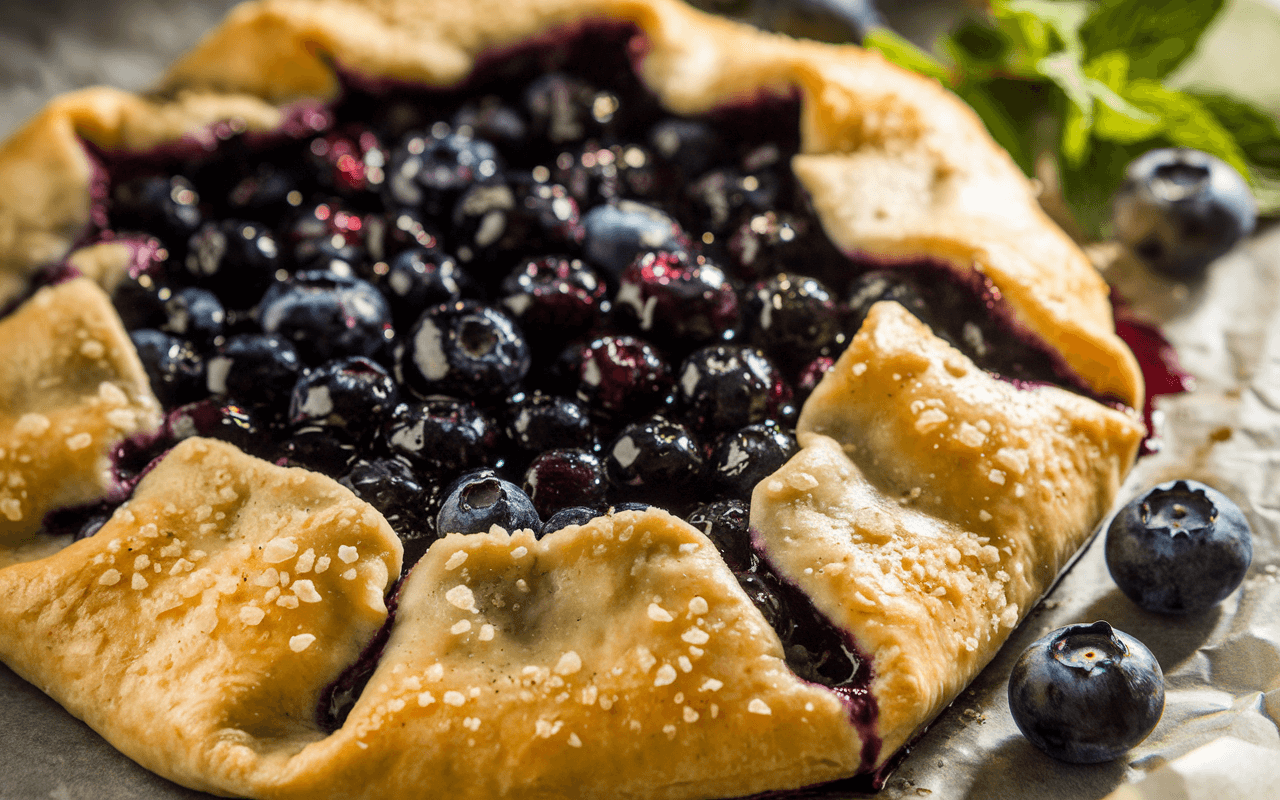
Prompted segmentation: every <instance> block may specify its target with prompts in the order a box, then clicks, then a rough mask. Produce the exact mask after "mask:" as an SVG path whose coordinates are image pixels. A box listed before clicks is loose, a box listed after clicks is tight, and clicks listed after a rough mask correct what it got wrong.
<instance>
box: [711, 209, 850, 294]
mask: <svg viewBox="0 0 1280 800" xmlns="http://www.w3.org/2000/svg"><path fill="white" fill-rule="evenodd" d="M823 245H825V247H824V246H823ZM726 247H727V248H728V251H729V253H730V255H731V256H732V257H733V263H734V265H735V267H736V269H735V270H734V273H735V274H736V275H739V276H741V277H743V278H744V279H749V280H757V279H759V278H763V277H765V276H768V275H773V274H776V273H779V272H786V271H787V270H788V269H790V267H791V265H793V264H803V265H804V266H805V269H806V270H809V271H811V272H819V271H824V270H823V268H824V267H835V268H838V267H839V265H843V264H847V259H846V258H844V257H843V256H842V255H840V253H839V252H837V251H836V250H835V248H833V247H831V246H830V244H829V243H828V242H827V239H826V237H825V236H822V235H821V234H820V233H818V232H816V231H814V230H813V227H812V226H811V224H810V223H809V222H808V221H807V220H806V219H804V218H802V217H801V216H799V215H797V214H789V213H785V212H776V211H765V212H762V213H759V214H754V215H752V216H751V217H750V218H748V219H747V220H746V221H744V222H743V223H742V224H741V225H739V226H738V229H737V230H736V231H734V232H733V233H732V234H731V235H730V236H729V240H728V242H727V243H726ZM824 262H825V263H824ZM824 272H825V271H824Z"/></svg>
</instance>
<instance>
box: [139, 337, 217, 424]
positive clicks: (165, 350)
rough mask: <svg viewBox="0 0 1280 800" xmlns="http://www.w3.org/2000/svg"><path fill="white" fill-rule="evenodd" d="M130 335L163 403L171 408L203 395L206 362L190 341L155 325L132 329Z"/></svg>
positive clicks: (156, 394) (157, 395) (152, 388)
mask: <svg viewBox="0 0 1280 800" xmlns="http://www.w3.org/2000/svg"><path fill="white" fill-rule="evenodd" d="M129 338H130V339H131V340H133V346H134V349H135V350H137V351H138V358H139V359H140V360H141V361H142V368H143V369H144V370H146V373H147V377H148V378H149V379H150V380H151V391H152V392H154V393H155V396H156V399H158V400H159V401H160V404H161V405H163V406H164V407H165V408H172V407H174V406H177V405H182V404H183V403H189V402H191V401H193V400H196V399H199V398H200V397H201V396H203V395H204V392H205V363H204V359H203V358H201V357H200V353H199V352H198V351H197V350H196V348H195V347H194V346H193V345H192V344H191V342H188V341H187V340H185V339H179V338H178V337H177V336H173V335H172V334H168V333H165V332H164V331H158V330H155V329H153V328H143V329H141V330H136V331H133V332H132V333H130V334H129Z"/></svg>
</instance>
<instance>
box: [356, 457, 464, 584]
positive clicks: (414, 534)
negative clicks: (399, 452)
mask: <svg viewBox="0 0 1280 800" xmlns="http://www.w3.org/2000/svg"><path fill="white" fill-rule="evenodd" d="M338 482H339V483H341V484H342V485H343V486H346V487H347V488H348V489H350V490H351V491H353V492H355V495H356V497H359V498H360V499H361V500H363V501H365V502H366V503H368V504H369V505H371V506H373V507H374V508H376V509H378V513H380V514H382V516H383V517H385V518H386V520H387V523H388V524H389V525H390V526H391V529H392V530H393V531H395V532H396V535H397V536H399V537H400V541H401V542H402V543H403V544H404V561H403V564H404V567H403V569H402V572H407V571H408V570H409V568H410V567H412V566H413V565H414V564H416V563H417V561H418V559H419V558H421V557H422V554H423V553H425V552H426V551H427V548H428V547H429V546H430V545H431V543H432V542H434V541H435V539H436V535H435V530H436V527H435V526H436V520H435V517H436V514H437V513H438V512H439V505H440V498H439V497H438V495H439V493H440V491H441V489H440V487H439V486H438V484H435V483H432V482H426V483H423V482H421V481H419V480H418V478H417V476H415V475H414V474H413V470H412V469H410V468H409V466H408V465H407V464H405V463H404V462H402V461H400V460H399V459H395V458H371V459H364V458H362V459H358V460H357V461H356V462H355V463H354V464H352V465H351V468H350V470H349V471H348V472H347V474H345V475H343V476H342V478H340V479H339V481H338Z"/></svg>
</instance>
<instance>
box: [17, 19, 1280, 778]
mask: <svg viewBox="0 0 1280 800" xmlns="http://www.w3.org/2000/svg"><path fill="white" fill-rule="evenodd" d="M230 5H231V2H229V0H214V1H213V2H204V3H192V2H180V1H178V0H127V2H124V1H122V0H101V2H97V3H94V4H85V3H74V2H69V1H68V0H51V2H47V3H42V4H38V5H37V4H29V3H22V4H20V5H19V6H18V7H17V10H14V7H13V6H12V5H9V4H6V8H5V10H4V14H3V15H0V137H3V136H5V135H7V133H8V132H9V131H11V130H12V129H13V128H14V127H16V125H17V124H19V122H20V121H21V120H22V119H23V118H25V117H26V116H28V115H29V114H31V113H34V111H36V110H37V109H38V108H39V106H40V105H41V104H42V103H43V102H44V101H45V98H46V97H47V96H49V95H51V94H53V93H56V92H58V91H65V90H67V89H71V88H75V87H76V86H78V85H81V84H83V83H85V82H86V80H85V76H86V75H91V76H94V77H96V78H100V79H102V80H104V81H107V82H111V83H113V84H115V85H121V86H124V87H125V88H131V89H139V88H143V87H145V86H146V85H147V84H148V83H149V82H150V81H152V80H154V75H155V74H158V71H159V70H160V69H161V68H162V67H163V65H164V64H165V63H167V62H168V61H170V60H171V59H172V58H173V57H174V56H176V55H177V54H178V53H180V52H182V51H183V50H185V49H186V48H187V47H189V46H190V44H191V43H192V42H194V41H195V39H196V37H197V36H198V35H199V33H200V32H201V31H203V30H205V29H207V28H208V27H209V26H210V25H212V24H213V23H214V22H215V21H216V20H217V19H218V18H219V17H220V16H221V15H222V13H223V11H224V10H225V8H227V7H228V6H230ZM104 9H105V11H106V12H107V13H104ZM112 12H115V13H112ZM104 20H107V21H108V22H105V23H104ZM140 53H145V54H146V55H139V54H140ZM1107 274H1108V278H1109V279H1110V280H1111V281H1112V282H1113V283H1114V284H1116V285H1117V286H1118V287H1119V289H1120V291H1121V293H1122V294H1123V295H1124V296H1125V297H1126V298H1128V299H1129V300H1130V301H1131V302H1132V303H1133V306H1134V308H1135V310H1136V311H1137V312H1139V313H1140V314H1142V315H1145V316H1146V317H1148V318H1149V319H1152V320H1153V321H1156V322H1159V323H1160V324H1161V325H1162V326H1163V328H1164V330H1165V332H1166V334H1167V335H1168V336H1169V338H1170V339H1171V340H1172V341H1173V342H1174V343H1175V345H1176V346H1177V349H1178V351H1179V354H1180V356H1181V359H1182V364H1183V366H1184V367H1185V368H1186V369H1187V370H1188V371H1189V372H1190V373H1191V374H1193V375H1194V376H1196V378H1197V381H1198V385H1197V389H1196V391H1195V392H1194V393H1192V394H1189V395H1184V396H1179V397H1173V398H1168V399H1167V400H1165V401H1164V402H1162V403H1161V404H1160V412H1161V415H1162V417H1163V422H1162V425H1161V432H1162V434H1163V438H1164V449H1163V450H1162V452H1161V453H1159V454H1157V455H1155V456H1151V457H1148V458H1145V459H1143V460H1142V461H1141V462H1140V463H1139V465H1138V467H1137V469H1136V470H1135V471H1134V473H1133V474H1132V475H1131V476H1130V478H1129V480H1128V482H1127V484H1126V488H1125V491H1124V492H1123V496H1124V497H1129V496H1132V495H1133V494H1135V493H1137V492H1138V491H1139V490H1141V489H1143V488H1145V487H1148V486H1150V485H1153V484H1155V483H1157V482H1160V481H1163V480H1168V479H1171V478H1176V477H1189V478H1196V479H1200V480H1204V481H1206V482H1208V483H1211V484H1212V485H1214V486H1216V487H1217V488H1218V489H1220V490H1222V491H1224V492H1226V493H1227V494H1228V495H1230V496H1231V497H1233V498H1234V499H1236V500H1237V501H1239V502H1240V503H1241V506H1242V507H1243V508H1244V509H1245V511H1246V513H1247V515H1248V516H1249V519H1250V522H1251V523H1252V524H1253V526H1254V533H1255V541H1254V564H1253V568H1252V569H1251V571H1250V573H1249V576H1248V578H1247V580H1246V582H1245V585H1244V587H1243V588H1242V589H1241V590H1240V591H1239V592H1237V593H1236V594H1234V595H1233V596H1231V597H1230V598H1228V600H1227V601H1226V602H1224V603H1223V604H1222V605H1221V606H1220V607H1219V608H1217V609H1215V610H1213V611H1210V612H1208V613H1205V614H1201V615H1196V616H1190V617H1182V618H1169V617H1162V616H1159V615H1156V614H1151V613H1147V612H1144V611H1142V610H1141V609H1139V608H1137V607H1136V606H1134V605H1133V604H1132V603H1130V602H1129V601H1128V600H1127V599H1126V598H1125V597H1124V596H1123V595H1122V594H1121V593H1120V592H1119V590H1118V589H1116V588H1115V585H1114V583H1113V582H1112V581H1111V578H1110V576H1109V575H1108V573H1107V569H1106V566H1105V563H1104V562H1103V558H1102V546H1101V541H1100V540H1095V541H1094V542H1093V543H1092V544H1091V545H1090V546H1089V547H1088V549H1087V550H1086V551H1085V552H1084V553H1083V555H1082V556H1081V558H1080V560H1079V561H1078V562H1077V564H1076V565H1075V566H1074V567H1073V568H1072V570H1071V571H1070V572H1069V573H1068V574H1067V575H1066V576H1065V577H1064V578H1063V579H1062V581H1061V582H1060V583H1059V585H1058V586H1057V587H1056V588H1055V590H1054V591H1053V592H1052V594H1051V595H1050V597H1049V598H1048V599H1047V600H1046V601H1045V602H1044V603H1042V604H1041V605H1040V606H1038V607H1037V608H1036V609H1034V610H1033V611H1032V612H1031V614H1030V616H1029V617H1028V619H1027V620H1026V621H1025V622H1024V623H1023V624H1022V626H1020V627H1019V628H1018V630H1017V631H1015V633H1014V634H1013V636H1012V638H1011V639H1010V641H1009V642H1008V644H1006V646H1005V648H1004V649H1003V650H1002V651H1001V653H1000V654H999V656H998V657H997V659H996V660H995V661H994V662H993V663H992V664H991V666H990V667H989V668H988V669H987V670H986V671H985V672H983V673H982V675H981V676H979V678H978V679H977V680H976V681H975V682H974V684H973V685H972V686H971V687H970V688H969V689H968V690H966V691H965V692H964V693H963V694H962V695H961V697H960V698H959V699H958V700H957V701H956V703H955V704H954V705H953V706H952V707H951V708H950V709H948V710H947V711H946V712H944V713H943V714H942V716H941V717H939V719H938V720H937V721H936V722H935V723H934V724H933V726H932V727H931V728H930V730H929V731H928V732H927V733H926V734H925V735H924V736H923V737H922V738H921V739H920V740H919V741H918V742H916V743H915V744H914V745H913V746H912V748H911V752H910V753H909V755H908V756H907V757H906V758H905V760H904V761H903V762H902V763H901V765H900V766H899V767H898V769H897V770H896V772H895V773H894V774H893V776H892V777H891V778H890V779H889V781H888V784H887V785H886V787H885V789H884V790H883V791H882V792H881V793H880V795H879V796H880V797H884V798H910V797H930V798H938V799H942V798H945V799H946V800H952V799H954V800H968V799H970V798H972V799H973V800H979V799H980V798H981V799H983V800H1032V799H1033V798H1034V799H1035V800H1093V799H1094V798H1102V797H1105V796H1107V795H1108V794H1110V793H1111V792H1112V791H1113V790H1114V789H1116V787H1117V786H1120V785H1122V784H1127V783H1131V782H1134V781H1139V780H1140V779H1142V778H1143V777H1144V775H1146V774H1147V773H1152V772H1154V775H1153V776H1152V777H1150V778H1148V780H1147V782H1146V784H1141V783H1139V784H1138V787H1137V789H1138V790H1143V787H1144V786H1145V787H1146V790H1149V791H1150V792H1154V793H1152V794H1148V795H1145V796H1149V797H1164V796H1172V795H1169V794H1168V791H1169V790H1168V786H1170V785H1173V784H1170V783H1169V781H1175V782H1178V781H1180V783H1178V786H1179V787H1182V788H1181V789H1180V790H1183V791H1186V792H1187V794H1186V795H1185V796H1187V797H1190V798H1194V799H1195V800H1200V799H1201V798H1209V797H1213V798H1215V800H1216V798H1220V797H1231V796H1241V795H1240V794H1237V793H1236V792H1235V791H1233V790H1232V788H1231V786H1232V785H1231V784H1230V783H1229V782H1230V781H1235V782H1236V785H1237V786H1238V787H1243V786H1245V785H1246V783H1247V782H1248V781H1254V785H1255V786H1262V787H1263V789H1262V790H1261V791H1263V792H1269V794H1255V795H1254V796H1272V797H1280V766H1278V765H1280V575H1278V573H1280V315H1277V314H1276V310H1277V308H1276V307H1277V305H1278V304H1280V229H1273V230H1270V231H1264V232H1263V233H1261V234H1259V235H1258V236H1256V237H1255V238H1254V239H1253V240H1251V241H1250V242H1249V243H1247V244H1246V245H1245V246H1243V247H1241V248H1239V249H1238V250H1237V251H1236V252H1234V253H1233V254H1231V255H1230V256H1228V257H1227V258H1224V259H1223V260H1222V261H1220V262H1219V263H1218V264H1216V265H1215V266H1214V268H1213V269H1212V271H1211V273H1210V276H1209V279H1208V280H1207V281H1206V282H1205V284H1204V285H1202V286H1197V287H1184V286H1179V285H1175V284H1170V283H1166V282H1162V281H1160V280H1157V279H1154V278H1152V277H1151V276H1149V275H1147V274H1146V273H1145V272H1144V271H1143V270H1141V269H1140V268H1137V267H1135V266H1134V265H1133V264H1131V263H1128V262H1125V261H1124V260H1123V259H1122V260H1120V261H1119V262H1117V263H1116V264H1114V265H1113V266H1112V267H1111V268H1109V269H1108V271H1107ZM1098 619H1105V620H1107V621H1109V622H1110V623H1111V624H1112V625H1114V626H1115V627H1117V628H1119V629H1121V630H1123V631H1125V632H1127V633H1129V634H1132V635H1134V636H1136V637H1137V638H1138V639H1140V640H1141V641H1143V642H1144V643H1146V644H1147V646H1148V647H1150V648H1151V650H1152V651H1153V652H1154V653H1155V655H1156V657H1157V658H1158V659H1159V661H1160V664H1161V666H1162V668H1163V669H1164V671H1165V675H1166V680H1167V697H1166V707H1165V714H1164V718H1163V719H1162V720H1161V722H1160V725H1159V726H1158V727H1157V728H1156V730H1155V732H1154V733H1153V734H1152V736H1151V737H1150V738H1149V739H1148V740H1147V741H1146V742H1144V743H1143V744H1142V745H1140V746H1139V747H1137V748H1136V749H1134V750H1133V751H1132V752H1131V753H1130V754H1129V757H1128V758H1127V759H1123V760H1120V761H1116V762H1113V763H1109V764H1102V765H1096V766H1087V767H1082V766H1072V765H1066V764H1060V763H1058V762H1055V761H1053V760H1052V759H1050V758H1048V757H1047V756H1044V755H1042V754H1041V753H1040V752H1039V751H1037V750H1035V749H1034V748H1033V747H1032V746H1031V745H1030V744H1028V743H1027V742H1026V741H1025V740H1024V739H1023V738H1022V736H1021V735H1020V734H1019V733H1018V732H1017V730H1016V728H1015V727H1014V725H1013V723H1012V720H1011V719H1010V717H1009V713H1008V708H1007V702H1006V699H1005V698H1006V691H1007V683H1006V679H1007V676H1008V673H1009V670H1010V668H1011V666H1012V664H1013V662H1014V660H1016V658H1017V656H1018V654H1019V653H1020V652H1021V651H1022V649H1023V648H1024V647H1026V646H1027V645H1028V644H1030V643H1031V642H1033V641H1035V640H1036V639H1037V638H1039V637H1040V636H1042V635H1043V634H1044V633H1046V632H1047V631H1049V630H1051V629H1053V628H1056V627H1058V626H1060V625H1065V624H1068V623H1073V622H1092V621H1094V620H1098ZM1206 746H1208V747H1209V748H1210V749H1207V750H1199V748H1205V747H1206ZM1251 747H1252V748H1257V749H1251ZM1214 748H1216V749H1214ZM1260 754H1263V755H1266V756H1269V757H1263V755H1260ZM1209 756H1211V757H1209ZM1233 757H1234V758H1236V759H1237V760H1239V762H1240V764H1239V765H1232V766H1231V767H1230V768H1226V767H1223V766H1222V765H1223V764H1224V763H1229V762H1230V759H1231V758H1233ZM1224 759H1227V761H1225V762H1224ZM1214 764H1217V765H1219V766H1218V767H1217V768H1216V769H1217V770H1218V772H1216V773H1214V774H1212V775H1210V772H1211V771H1212V770H1213V769H1214V768H1213V767H1212V765H1214ZM1166 765H1167V766H1166ZM1162 766H1163V767H1164V769H1163V770H1161V769H1159V768H1161V767H1162ZM1171 776H1172V777H1171ZM1197 776H1200V778H1201V779H1200V781H1199V783H1197ZM1210 778H1211V779H1210ZM1224 782H1228V783H1224ZM1162 787H1163V788H1162ZM1186 787H1190V788H1186ZM1197 787H1200V788H1197ZM1205 787H1211V788H1205ZM1243 791H1244V790H1243V789H1241V792H1243ZM1253 791H1255V792H1256V791H1259V790H1257V789H1254V790H1253ZM831 796H832V797H843V796H848V795H847V794H841V793H836V794H833V795H831ZM1179 796H1181V795H1179ZM206 797H210V795H205V794H202V793H199V792H192V791H190V790H187V789H184V788H182V787H178V786H176V785H174V784H172V783H170V782H168V781H165V780H164V779H162V778H158V777H156V776H155V775H153V774H151V773H149V772H147V771H146V770H144V769H142V768H141V767H138V766H137V765H135V764H134V763H133V762H132V761H130V760H129V759H127V758H125V757H124V756H122V755H120V754H119V753H117V752H116V751H115V750H114V749H112V748H111V747H110V746H109V745H107V744H106V743H105V742H103V741H102V739H101V738H99V737H98V736H97V735H96V734H94V733H93V732H92V731H90V730H89V729H88V728H87V727H86V726H84V725H83V724H82V723H80V722H79V721H78V720H75V719H73V718H72V717H71V716H70V715H68V714H67V713H66V712H65V711H63V710H62V709H61V708H60V707H59V706H58V705H57V704H56V703H54V702H53V701H52V700H49V699H48V698H47V697H46V696H45V695H44V694H43V693H42V692H40V691H39V689H37V688H36V687H34V686H32V685H30V684H28V683H26V682H25V681H23V680H22V679H21V678H19V677H17V676H16V675H14V674H13V673H12V672H11V671H10V670H8V669H7V668H5V667H3V666H0V800H34V799H35V798H54V799H55V800H117V798H120V799H123V798H148V799H149V800H151V799H154V800H174V799H176V798H182V799H183V800H193V799H194V798H206Z"/></svg>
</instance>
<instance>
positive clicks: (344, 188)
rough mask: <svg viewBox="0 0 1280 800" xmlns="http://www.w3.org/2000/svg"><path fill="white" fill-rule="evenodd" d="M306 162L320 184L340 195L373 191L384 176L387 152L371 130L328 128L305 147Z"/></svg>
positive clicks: (376, 189) (355, 194)
mask: <svg viewBox="0 0 1280 800" xmlns="http://www.w3.org/2000/svg"><path fill="white" fill-rule="evenodd" d="M306 155H307V158H306V164H307V165H308V167H309V168H310V172H311V175H312V176H313V178H314V179H315V181H316V183H318V184H319V185H320V186H321V187H322V188H324V189H325V190H327V191H331V192H337V193H338V194H340V195H344V196H348V197H351V196H359V195H361V194H364V193H366V192H368V193H376V192H377V191H378V190H379V189H380V188H381V187H382V184H383V182H384V181H385V179H386V168H387V161H388V158H389V154H388V152H387V149H386V148H385V147H383V146H382V142H380V141H379V140H378V136H377V134H376V133H374V132H373V131H371V130H368V129H365V128H360V127H358V126H348V127H346V128H344V129H342V130H338V131H328V132H326V133H323V134H321V135H319V136H317V137H315V138H314V139H312V140H311V141H310V142H308V143H307V147H306Z"/></svg>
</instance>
